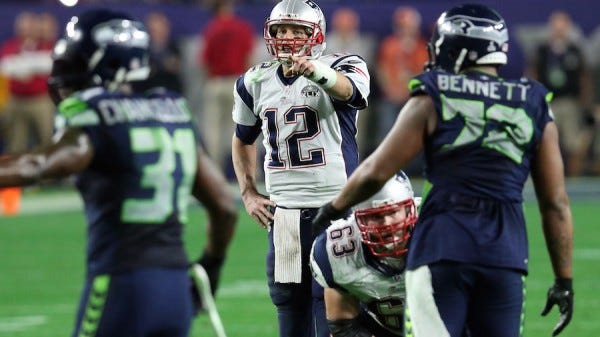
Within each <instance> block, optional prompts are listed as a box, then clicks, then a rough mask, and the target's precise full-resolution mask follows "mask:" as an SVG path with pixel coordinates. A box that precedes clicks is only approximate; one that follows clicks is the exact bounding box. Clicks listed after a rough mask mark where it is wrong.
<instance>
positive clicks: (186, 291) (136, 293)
mask: <svg viewBox="0 0 600 337" xmlns="http://www.w3.org/2000/svg"><path fill="white" fill-rule="evenodd" d="M190 294H191V293H190V279H189V276H188V270H187V269H167V268H152V269H138V270H133V271H130V272H126V273H122V274H115V275H108V274H105V275H98V276H96V277H94V278H92V279H89V280H88V281H87V282H86V284H85V288H84V290H83V295H82V296H81V301H80V303H79V311H78V313H77V322H76V325H75V331H74V332H73V337H80V336H86V337H88V336H89V337H92V336H94V337H186V336H187V335H188V333H189V330H190V325H191V321H192V298H191V295H190Z"/></svg>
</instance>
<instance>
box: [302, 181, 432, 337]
mask: <svg viewBox="0 0 600 337" xmlns="http://www.w3.org/2000/svg"><path fill="white" fill-rule="evenodd" d="M419 202H420V198H415V197H414V193H413V189H412V186H411V184H410V181H409V179H408V177H406V175H405V174H404V173H403V172H400V174H398V175H396V176H394V177H393V178H392V179H390V180H389V181H388V182H387V183H386V184H385V185H384V186H383V188H382V189H381V190H380V191H379V192H378V193H376V194H375V195H374V196H373V197H371V198H370V199H368V200H366V201H364V202H362V203H360V204H358V205H356V206H355V207H354V208H353V214H352V215H351V216H350V217H349V218H347V219H344V220H338V221H334V222H332V225H331V226H329V227H328V228H327V230H326V231H325V232H323V233H321V234H320V235H319V236H318V237H317V239H316V240H315V242H314V244H313V249H312V252H311V260H310V264H311V268H312V271H313V274H314V277H315V279H316V280H317V282H319V284H321V286H323V287H324V288H325V307H326V313H327V321H328V325H329V329H330V331H331V334H332V336H333V337H344V336H356V337H363V336H364V337H370V336H373V335H374V336H377V337H396V336H403V328H402V327H403V313H404V303H405V289H404V263H405V254H406V251H407V244H408V240H409V238H410V235H411V232H412V228H413V226H414V224H415V222H416V221H417V209H416V207H417V206H418V204H419ZM367 248H368V249H367ZM381 308H385V310H381Z"/></svg>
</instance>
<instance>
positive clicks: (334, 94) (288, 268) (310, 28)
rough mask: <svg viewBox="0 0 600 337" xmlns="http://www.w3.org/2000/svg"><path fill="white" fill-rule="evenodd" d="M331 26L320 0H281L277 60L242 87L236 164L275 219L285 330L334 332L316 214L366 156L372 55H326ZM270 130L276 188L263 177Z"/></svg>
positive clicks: (258, 214) (270, 175)
mask: <svg viewBox="0 0 600 337" xmlns="http://www.w3.org/2000/svg"><path fill="white" fill-rule="evenodd" d="M325 32H326V27H325V17H324V16H323V12H322V11H321V9H320V8H319V6H318V5H317V4H316V3H315V2H313V1H311V0H284V1H281V2H279V3H277V4H276V5H275V6H274V8H273V10H272V11H271V14H270V16H269V18H268V19H267V21H266V23H265V30H264V38H265V42H266V45H267V49H268V50H269V52H270V53H271V54H272V55H273V60H272V61H270V62H265V63H262V64H259V65H257V66H255V67H253V68H251V69H250V70H248V71H247V72H246V73H245V74H243V75H242V76H241V77H240V78H239V79H238V80H237V83H236V85H235V88H234V97H235V104H234V107H233V113H232V115H233V120H234V122H235V123H236V130H235V134H234V136H233V140H232V156H233V165H234V169H235V173H236V176H237V180H238V183H239V187H240V191H241V195H242V201H243V202H244V206H245V208H246V211H247V212H248V214H250V215H251V216H252V217H253V218H254V219H255V220H256V221H257V222H258V223H259V224H260V225H261V226H262V227H263V228H268V229H272V230H269V233H268V238H269V251H268V253H267V277H268V283H269V289H270V294H271V300H272V301H273V303H274V304H275V305H276V306H277V313H278V319H279V334H280V336H314V334H315V333H316V335H317V336H319V337H325V336H328V335H329V332H328V329H327V323H326V320H325V312H324V305H323V299H322V289H321V288H320V287H319V286H318V285H317V284H316V283H314V284H312V283H313V281H312V277H311V273H310V268H309V264H308V259H309V254H310V248H311V243H312V234H311V220H312V218H313V217H314V215H316V213H317V208H318V207H319V206H320V205H322V204H323V203H325V202H326V201H327V200H330V199H331V198H333V197H334V196H335V195H336V194H337V193H338V192H339V191H340V190H341V188H342V186H343V185H344V183H345V182H346V180H347V177H348V176H349V175H350V174H351V173H352V172H353V171H354V169H355V168H356V166H357V164H358V149H357V144H356V139H355V136H356V132H357V129H356V118H357V115H358V110H359V109H363V108H365V107H366V106H367V97H368V95H369V81H370V78H369V73H368V71H367V65H366V64H365V62H364V61H363V59H362V58H360V57H359V56H357V55H351V54H332V55H322V54H323V51H324V49H325ZM261 133H262V135H263V146H264V149H265V157H264V165H263V168H264V173H265V186H266V191H267V193H268V196H267V195H263V194H261V193H259V192H258V190H257V187H256V175H255V173H256V165H257V158H256V156H257V146H256V140H257V138H258V136H259V135H260V134H261ZM313 297H314V298H315V300H314V302H315V304H314V307H313V303H312V302H313V301H312V298H313ZM313 310H314V314H313V313H312V312H313ZM308 327H315V328H314V329H312V328H311V329H309V328H308ZM313 330H314V331H313Z"/></svg>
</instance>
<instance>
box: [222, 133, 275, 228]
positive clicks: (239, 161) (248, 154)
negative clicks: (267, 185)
mask: <svg viewBox="0 0 600 337" xmlns="http://www.w3.org/2000/svg"><path fill="white" fill-rule="evenodd" d="M231 151H232V159H233V169H234V170H235V175H236V177H237V180H238V184H239V187H240V192H241V195H242V202H243V203H244V207H245V208H246V212H248V214H250V216H251V217H252V218H253V219H254V220H255V221H256V222H258V223H259V224H260V225H261V226H262V227H263V228H268V226H269V223H270V222H271V221H273V213H271V211H270V210H269V206H273V207H274V206H275V202H274V201H272V200H270V199H269V198H268V197H267V196H265V195H262V194H260V193H259V192H258V190H257V188H256V174H255V172H256V144H246V143H244V142H242V141H241V140H240V139H239V138H238V137H236V136H235V135H234V136H233V139H232V142H231Z"/></svg>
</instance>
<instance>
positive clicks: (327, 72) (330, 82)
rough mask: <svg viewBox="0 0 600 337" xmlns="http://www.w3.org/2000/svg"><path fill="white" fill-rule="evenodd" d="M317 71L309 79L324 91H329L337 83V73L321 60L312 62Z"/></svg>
mask: <svg viewBox="0 0 600 337" xmlns="http://www.w3.org/2000/svg"><path fill="white" fill-rule="evenodd" d="M311 62H312V64H313V66H314V67H315V70H314V71H313V72H312V74H310V76H307V78H308V79H309V80H311V81H313V82H315V83H316V84H318V85H320V86H321V87H323V88H324V89H329V88H331V87H333V86H334V85H335V82H336V81H337V72H336V71H335V70H333V69H332V68H331V67H329V66H328V65H326V64H325V63H323V62H321V61H319V60H311Z"/></svg>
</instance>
